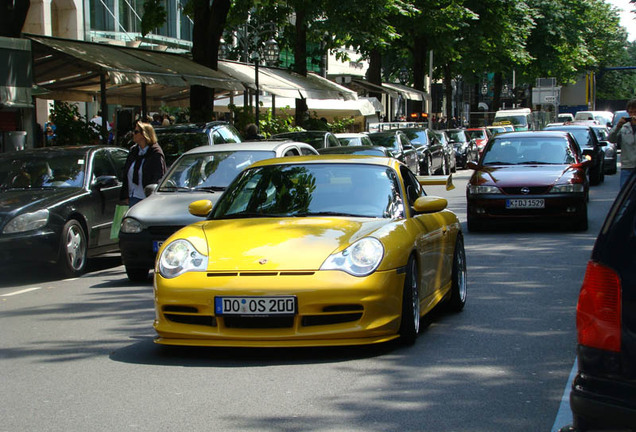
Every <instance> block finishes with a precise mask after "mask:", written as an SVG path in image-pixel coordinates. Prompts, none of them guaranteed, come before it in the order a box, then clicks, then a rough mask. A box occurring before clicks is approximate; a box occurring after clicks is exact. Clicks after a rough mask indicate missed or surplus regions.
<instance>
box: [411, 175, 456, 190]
mask: <svg viewBox="0 0 636 432" xmlns="http://www.w3.org/2000/svg"><path fill="white" fill-rule="evenodd" d="M417 181H419V182H420V184H421V185H422V186H446V190H447V191H449V190H453V189H455V185H454V184H453V175H452V174H449V175H447V176H417Z"/></svg>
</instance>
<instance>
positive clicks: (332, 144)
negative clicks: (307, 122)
mask: <svg viewBox="0 0 636 432" xmlns="http://www.w3.org/2000/svg"><path fill="white" fill-rule="evenodd" d="M327 138H328V140H329V143H328V145H329V147H338V146H339V145H340V141H338V138H336V137H335V136H333V135H329V136H328V137H327Z"/></svg>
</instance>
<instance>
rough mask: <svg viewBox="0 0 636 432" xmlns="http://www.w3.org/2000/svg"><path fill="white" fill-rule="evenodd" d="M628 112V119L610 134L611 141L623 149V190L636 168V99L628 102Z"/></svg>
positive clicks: (624, 118) (618, 124) (619, 123)
mask: <svg viewBox="0 0 636 432" xmlns="http://www.w3.org/2000/svg"><path fill="white" fill-rule="evenodd" d="M626 110H627V114H628V117H622V118H621V119H620V120H619V121H618V123H617V124H616V126H614V127H613V128H612V129H611V130H610V134H609V140H610V141H612V142H615V143H616V144H617V146H618V147H620V149H621V177H620V187H621V188H622V187H623V186H624V185H625V183H627V179H628V178H629V176H630V175H631V174H632V172H633V171H634V169H635V168H636V99H632V100H630V101H629V102H627V107H626Z"/></svg>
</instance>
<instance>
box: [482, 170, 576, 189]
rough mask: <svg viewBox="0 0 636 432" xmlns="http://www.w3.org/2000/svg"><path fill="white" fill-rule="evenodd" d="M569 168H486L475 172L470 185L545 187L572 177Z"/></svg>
mask: <svg viewBox="0 0 636 432" xmlns="http://www.w3.org/2000/svg"><path fill="white" fill-rule="evenodd" d="M569 168H570V166H569V165H513V166H511V165H507V166H506V165H504V166H488V167H483V168H482V169H481V170H479V171H475V174H474V177H473V179H472V180H471V183H472V184H475V185H477V184H479V185H497V186H498V187H515V186H516V187H520V186H542V185H545V186H547V185H553V184H555V183H556V182H557V181H558V180H559V179H561V178H562V177H564V176H568V177H569V176H571V175H573V173H574V171H573V170H571V169H569Z"/></svg>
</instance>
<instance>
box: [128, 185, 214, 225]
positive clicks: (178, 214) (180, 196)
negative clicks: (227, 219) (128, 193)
mask: <svg viewBox="0 0 636 432" xmlns="http://www.w3.org/2000/svg"><path fill="white" fill-rule="evenodd" d="M221 193H222V192H155V193H153V194H151V195H150V196H149V197H146V198H145V199H143V200H141V201H140V202H139V203H138V204H135V205H134V206H132V207H131V208H130V210H128V213H126V217H132V218H135V219H136V220H138V221H139V222H141V223H142V224H143V225H145V226H156V225H170V226H175V225H176V226H185V225H189V224H191V223H194V222H199V221H201V219H202V218H200V217H198V216H194V215H192V214H190V211H189V210H188V206H189V205H190V203H191V202H194V201H198V200H210V201H212V204H214V203H215V202H217V201H218V199H219V198H220V197H221Z"/></svg>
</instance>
